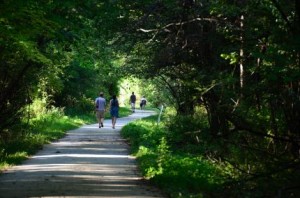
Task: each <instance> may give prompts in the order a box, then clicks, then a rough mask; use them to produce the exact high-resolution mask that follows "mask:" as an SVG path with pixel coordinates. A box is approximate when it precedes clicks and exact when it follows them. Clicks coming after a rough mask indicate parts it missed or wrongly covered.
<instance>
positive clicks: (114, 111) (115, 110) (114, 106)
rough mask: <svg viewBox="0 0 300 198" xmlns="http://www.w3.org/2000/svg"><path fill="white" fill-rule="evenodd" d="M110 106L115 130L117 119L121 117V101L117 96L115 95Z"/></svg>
mask: <svg viewBox="0 0 300 198" xmlns="http://www.w3.org/2000/svg"><path fill="white" fill-rule="evenodd" d="M109 104H110V115H111V123H112V128H113V129H115V126H116V122H117V118H118V117H119V101H118V99H117V96H116V95H113V97H112V99H111V100H110V103H109Z"/></svg>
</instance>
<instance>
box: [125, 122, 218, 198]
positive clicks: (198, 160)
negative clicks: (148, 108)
mask: <svg viewBox="0 0 300 198" xmlns="http://www.w3.org/2000/svg"><path fill="white" fill-rule="evenodd" d="M156 119H157V116H152V117H149V118H146V119H142V120H139V121H136V122H133V123H130V124H128V125H126V126H125V127H124V128H123V129H122V131H121V134H122V136H123V137H125V138H127V139H128V141H129V143H130V145H131V150H132V153H134V154H135V155H136V156H137V159H138V162H139V166H140V169H141V171H142V173H143V175H144V177H146V178H148V179H150V180H151V181H152V182H154V183H155V184H157V185H159V187H161V188H162V189H163V190H164V191H165V192H167V193H168V194H169V195H170V196H171V197H190V196H195V197H202V196H204V195H207V194H210V193H213V192H217V191H218V190H220V185H221V184H222V183H223V177H222V173H221V170H220V169H219V168H218V167H217V166H215V165H214V164H213V163H212V162H211V161H209V160H206V159H204V158H202V157H201V155H198V156H197V155H195V154H193V155H191V154H188V153H186V152H182V149H180V147H176V146H175V144H174V145H173V143H171V144H170V141H169V139H170V138H169V133H172V131H169V132H168V130H167V128H165V126H164V125H161V124H160V125H157V124H156V123H155V120H156ZM180 138H183V137H180ZM178 139H179V138H178ZM170 145H173V146H172V147H171V146H170Z"/></svg>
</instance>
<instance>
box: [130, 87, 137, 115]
mask: <svg viewBox="0 0 300 198" xmlns="http://www.w3.org/2000/svg"><path fill="white" fill-rule="evenodd" d="M129 102H130V105H131V110H132V113H134V112H135V102H136V96H135V95H134V92H132V94H131V96H130V101H129Z"/></svg>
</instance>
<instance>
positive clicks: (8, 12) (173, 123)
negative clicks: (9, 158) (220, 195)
mask: <svg viewBox="0 0 300 198" xmlns="http://www.w3.org/2000/svg"><path fill="white" fill-rule="evenodd" d="M299 48H300V2H299V1H297V0H286V1H283V0H221V1H220V0H219V1H217V0H176V1H175V0H156V1H155V0H144V1H131V0H126V1H125V0H106V1H105V0H103V1H97V0H86V1H71V0H65V1H53V0H40V1H37V0H26V1H23V0H22V1H21V0H14V1H12V0H5V1H0V64H1V65H0V139H1V145H2V146H1V147H2V148H0V149H1V150H0V154H1V158H2V157H3V156H6V155H7V152H8V150H9V149H7V147H5V145H8V144H9V142H11V141H13V140H14V139H16V138H19V137H23V135H24V134H28V130H29V128H30V126H32V123H34V122H35V120H36V119H37V118H40V117H43V116H45V115H52V116H53V115H57V114H59V115H65V114H73V115H74V114H77V115H78V114H81V115H83V114H91V112H92V111H93V101H94V98H95V97H96V96H97V93H98V92H99V91H100V90H101V91H103V92H104V93H105V95H107V96H110V95H112V94H114V93H117V94H121V93H123V92H121V91H120V90H125V95H126V94H128V95H129V93H130V92H131V91H134V90H132V89H133V87H132V86H133V85H134V86H136V87H137V88H138V89H139V94H140V95H145V94H146V97H147V99H148V100H149V101H151V105H152V106H153V107H158V106H159V105H161V104H164V105H165V106H167V107H168V108H169V109H174V111H173V112H174V113H173V114H172V115H170V116H169V117H168V119H167V120H168V123H169V124H166V125H165V127H166V130H167V131H169V133H168V135H167V136H166V137H165V138H164V139H161V140H160V142H161V143H163V145H164V144H166V145H168V146H169V147H174V148H176V149H179V148H180V149H183V151H184V152H185V153H186V154H189V155H197V156H198V155H201V158H204V159H206V160H208V161H210V162H213V163H214V164H218V165H220V167H223V170H224V172H226V174H224V175H225V176H224V178H226V179H224V178H223V180H222V181H223V182H221V183H222V188H221V189H222V191H223V192H224V191H226V192H227V193H228V194H230V195H234V194H235V195H238V194H239V193H241V192H243V193H244V194H245V196H246V195H247V193H257V196H260V195H261V194H260V193H262V191H263V190H265V193H266V194H265V195H270V196H274V195H278V196H281V195H282V194H284V195H286V196H290V197H293V196H296V195H299V190H297V189H299V183H300V182H299V178H300V177H299V175H300V173H299V167H300V161H299V155H300V131H299V128H300V70H299V65H300V64H299V62H300V55H299V52H300V50H299ZM137 79H139V80H137ZM124 82H126V83H124ZM137 82H138V83H137ZM120 87H123V88H122V89H120ZM123 99H124V98H123ZM124 103H126V99H124ZM170 112H171V111H170ZM170 134H171V135H170ZM162 140H164V141H166V142H164V141H162ZM29 141H33V140H32V139H30V140H29ZM3 145H4V146H3ZM181 151H182V150H181ZM196 151H197V153H196V154H195V153H193V152H196ZM161 168H162V167H161ZM157 174H158V173H157ZM195 174H196V173H195ZM158 175H159V174H158ZM154 176H155V174H154ZM154 176H153V177H154ZM268 186H270V187H268ZM197 189H199V188H198V187H197ZM262 189H263V190H262ZM271 189H277V190H271ZM189 190H190V191H191V192H190V193H191V194H193V193H194V194H197V193H199V192H196V191H197V190H196V191H195V189H189ZM202 191H205V189H202ZM209 193H213V192H209ZM204 195H205V193H204Z"/></svg>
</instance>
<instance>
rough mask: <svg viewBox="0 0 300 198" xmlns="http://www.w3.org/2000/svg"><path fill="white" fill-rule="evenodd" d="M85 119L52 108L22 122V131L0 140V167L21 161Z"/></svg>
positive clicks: (3, 167)
mask: <svg viewBox="0 0 300 198" xmlns="http://www.w3.org/2000/svg"><path fill="white" fill-rule="evenodd" d="M84 122H85V120H83V119H79V118H76V117H75V116H74V117H68V116H65V115H64V113H63V111H62V110H61V109H57V108H53V109H51V110H47V111H46V112H43V114H39V115H37V116H36V117H35V118H33V119H31V120H30V123H28V124H23V127H24V129H23V131H22V133H21V131H20V132H19V133H18V131H16V132H15V133H14V136H12V137H10V138H8V139H6V140H4V139H2V140H1V142H0V151H1V152H0V169H1V170H3V169H5V168H6V167H7V166H11V165H16V164H19V163H21V162H22V161H23V160H24V159H26V158H27V157H28V156H30V155H32V154H34V153H35V152H36V151H38V150H40V149H41V148H42V147H43V145H44V144H47V143H49V142H50V141H53V140H57V139H59V138H61V137H63V136H64V135H65V132H66V131H67V130H70V129H74V128H76V127H78V126H79V125H81V124H83V123H84Z"/></svg>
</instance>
